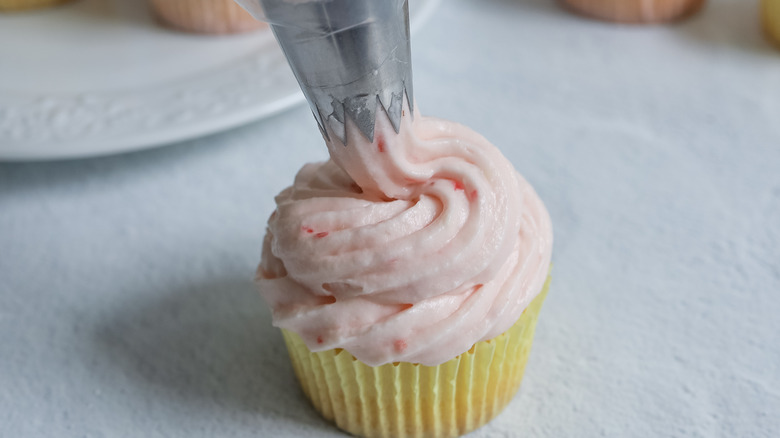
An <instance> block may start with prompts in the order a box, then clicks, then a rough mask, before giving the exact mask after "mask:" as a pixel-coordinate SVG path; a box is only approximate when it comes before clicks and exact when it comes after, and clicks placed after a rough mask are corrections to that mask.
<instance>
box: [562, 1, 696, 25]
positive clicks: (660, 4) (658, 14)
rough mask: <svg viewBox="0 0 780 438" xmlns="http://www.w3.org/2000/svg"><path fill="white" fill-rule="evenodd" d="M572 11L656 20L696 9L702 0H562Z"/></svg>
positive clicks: (600, 16)
mask: <svg viewBox="0 0 780 438" xmlns="http://www.w3.org/2000/svg"><path fill="white" fill-rule="evenodd" d="M563 1H564V3H565V4H566V5H567V6H569V7H570V8H571V9H573V10H574V11H576V12H579V13H581V14H583V15H587V16H590V17H594V18H598V19H601V20H605V21H615V22H620V23H660V22H667V21H674V20H678V19H681V18H684V17H686V16H688V15H691V14H693V13H694V12H696V11H698V10H699V8H700V7H701V6H702V5H703V4H704V0H563Z"/></svg>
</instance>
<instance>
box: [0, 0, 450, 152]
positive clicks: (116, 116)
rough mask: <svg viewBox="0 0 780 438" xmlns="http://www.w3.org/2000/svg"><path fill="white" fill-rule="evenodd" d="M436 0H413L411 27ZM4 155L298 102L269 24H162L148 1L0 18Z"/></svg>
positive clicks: (160, 133) (223, 120)
mask: <svg viewBox="0 0 780 438" xmlns="http://www.w3.org/2000/svg"><path fill="white" fill-rule="evenodd" d="M436 1H437V0H413V1H412V2H410V13H411V15H412V26H413V28H416V27H418V26H419V25H420V24H421V23H422V22H423V21H424V20H425V18H427V16H428V15H429V14H430V13H431V12H432V10H433V8H434V6H435V3H436ZM0 41H10V42H12V43H11V44H3V45H0V159H3V160H40V159H63V158H79V157H87V156H97V155H108V154H113V153H119V152H124V151H130V150H137V149H143V148H148V147H154V146H158V145H162V144H165V143H170V142H174V141H179V140H185V139H189V138H194V137H197V136H201V135H205V134H209V133H213V132H217V131H220V130H224V129H228V128H231V127H234V126H238V125H241V124H243V123H247V122H250V121H252V120H257V119H261V118H263V117H266V116H269V115H272V114H274V113H276V112H279V111H282V110H284V109H286V108H289V107H290V106H292V105H295V104H296V103H299V102H302V101H303V96H302V95H301V93H300V91H299V90H298V86H297V84H296V82H295V78H294V77H293V76H292V73H291V72H290V69H289V67H288V66H287V64H286V62H285V60H284V56H283V55H282V53H281V51H280V50H279V48H278V46H277V45H276V42H275V41H274V39H273V36H272V35H271V32H270V31H268V30H265V31H259V32H255V33H252V34H245V35H234V36H225V37H212V36H197V35H188V34H183V33H179V32H174V31H169V30H167V29H164V28H162V27H161V26H159V25H158V24H156V23H155V22H154V20H153V19H152V17H151V14H150V12H149V11H148V10H147V7H146V5H145V2H137V1H122V0H81V1H79V2H76V3H73V4H69V5H66V6H63V7H60V8H55V9H50V10H45V11H38V12H30V13H23V14H12V15H0Z"/></svg>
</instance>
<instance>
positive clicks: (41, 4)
mask: <svg viewBox="0 0 780 438" xmlns="http://www.w3.org/2000/svg"><path fill="white" fill-rule="evenodd" d="M71 1H73V0H0V12H8V11H25V10H28V9H41V8H48V7H50V6H56V5H60V4H63V3H68V2H71Z"/></svg>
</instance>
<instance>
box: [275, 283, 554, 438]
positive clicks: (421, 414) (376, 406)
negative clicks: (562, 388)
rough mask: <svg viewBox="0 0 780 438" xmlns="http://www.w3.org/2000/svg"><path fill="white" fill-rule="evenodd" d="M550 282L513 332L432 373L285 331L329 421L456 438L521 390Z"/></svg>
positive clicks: (383, 432) (392, 433) (364, 431)
mask: <svg viewBox="0 0 780 438" xmlns="http://www.w3.org/2000/svg"><path fill="white" fill-rule="evenodd" d="M549 285H550V278H549V277H548V279H547V282H546V283H545V285H544V288H543V289H542V291H541V293H540V294H539V296H537V297H536V298H535V299H534V300H533V301H532V302H531V304H530V305H529V306H528V308H526V309H525V311H523V314H522V316H521V317H520V319H519V320H518V321H517V322H516V323H515V325H514V326H512V328H510V329H509V330H507V331H506V332H505V333H503V334H501V335H499V336H497V337H496V338H493V339H491V340H488V341H483V342H478V343H477V344H475V345H474V346H473V347H472V348H471V349H470V350H469V351H468V352H466V353H464V354H461V355H460V356H458V357H456V358H454V359H452V360H450V361H449V362H446V363H444V364H441V365H439V366H434V367H429V366H423V365H418V364H412V363H406V362H396V363H393V364H386V365H382V366H378V367H370V366H368V365H366V364H364V363H362V362H360V361H358V360H357V359H355V358H354V357H353V356H352V355H351V354H349V353H348V352H347V351H344V350H342V349H335V350H329V351H325V352H320V353H312V352H311V351H309V349H308V348H307V347H306V344H305V343H304V342H303V340H301V338H300V337H299V336H298V335H296V334H295V333H292V332H290V331H287V330H282V333H283V335H284V339H285V342H286V344H287V349H288V351H289V353H290V359H291V360H292V364H293V369H294V370H295V374H296V376H297V377H298V380H299V382H300V384H301V387H302V388H303V392H304V393H305V394H306V396H307V397H308V398H309V400H310V401H311V402H312V404H313V405H314V407H315V408H316V409H317V411H319V412H320V413H321V414H322V416H323V417H325V418H326V419H327V420H329V421H332V422H334V423H335V424H336V425H337V426H338V427H339V428H341V429H343V430H345V431H347V432H349V433H351V434H354V435H359V436H365V437H369V438H373V437H425V438H436V437H454V436H459V435H462V434H464V433H467V432H469V431H472V430H474V429H476V428H478V427H480V426H482V425H484V424H485V423H487V422H488V421H490V420H491V419H492V418H493V417H495V416H496V415H497V414H498V413H499V412H501V410H502V409H504V407H506V405H507V403H509V401H510V400H511V399H512V397H513V396H514V394H515V393H516V392H517V390H518V389H519V388H520V382H521V381H522V378H523V372H524V371H525V365H526V362H527V361H528V355H529V353H530V351H531V344H532V342H533V335H534V329H535V327H536V321H537V319H538V316H539V311H540V310H541V307H542V303H543V302H544V299H545V297H546V295H547V291H548V289H549Z"/></svg>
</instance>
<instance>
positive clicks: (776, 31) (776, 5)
mask: <svg viewBox="0 0 780 438" xmlns="http://www.w3.org/2000/svg"><path fill="white" fill-rule="evenodd" d="M761 19H762V21H763V23H764V32H766V35H767V37H769V39H770V41H772V42H773V43H774V44H775V46H776V47H778V48H780V0H763V2H762V5H761Z"/></svg>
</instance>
